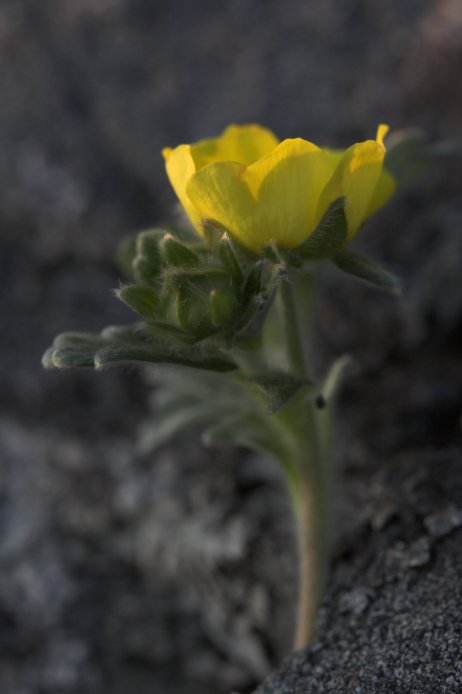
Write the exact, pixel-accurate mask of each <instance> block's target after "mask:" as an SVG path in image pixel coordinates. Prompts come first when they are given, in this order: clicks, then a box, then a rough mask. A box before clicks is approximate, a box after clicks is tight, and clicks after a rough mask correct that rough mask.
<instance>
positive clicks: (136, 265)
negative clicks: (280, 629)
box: [43, 125, 424, 647]
mask: <svg viewBox="0 0 462 694" xmlns="http://www.w3.org/2000/svg"><path fill="white" fill-rule="evenodd" d="M387 131H388V128H387V126H385V125H380V126H379V128H378V131H377V137H376V139H374V140H366V141H365V142H359V143H357V144H354V145H352V146H351V147H349V148H348V149H346V150H345V151H338V150H331V149H321V148H319V147H317V146H316V145H314V144H312V143H311V142H308V141H306V140H303V139H299V138H298V139H290V140H284V141H283V142H279V141H278V140H277V138H276V137H275V135H273V133H271V132H270V131H269V130H266V129H265V128H262V127H260V126H258V125H247V126H235V125H231V126H229V127H228V128H227V129H226V130H225V131H224V133H223V134H222V135H221V136H220V137H218V138H216V139H211V140H203V141H201V142H198V143H196V144H194V145H180V146H179V147H176V148H175V149H165V150H164V151H163V155H164V159H165V163H166V170H167V174H168V177H169V179H170V182H171V184H172V186H173V188H174V190H175V192H176V194H177V196H178V198H179V201H180V203H181V205H182V207H183V209H184V211H185V213H186V215H187V217H188V218H189V220H190V222H191V227H190V228H185V227H184V228H176V229H175V228H174V227H171V228H169V229H165V228H163V229H153V230H150V231H144V232H142V233H141V234H139V235H138V236H137V237H136V239H134V240H132V241H131V242H130V243H128V244H127V245H126V247H125V250H124V254H123V258H124V267H125V268H126V271H127V273H128V274H129V275H130V276H131V282H130V283H129V284H126V285H124V286H122V287H121V288H120V289H118V290H117V295H118V297H119V298H120V299H121V300H122V301H124V302H125V303H126V304H128V305H129V306H130V307H131V308H132V309H133V310H134V311H135V312H136V313H137V314H138V316H139V320H140V322H138V323H136V324H134V325H130V326H128V327H127V326H123V327H111V328H107V329H106V330H104V331H103V332H102V333H101V334H98V335H94V334H86V333H65V334H63V335H60V336H59V337H57V338H56V340H55V342H54V344H53V346H52V347H51V348H50V349H49V350H48V351H47V352H46V354H45V355H44V358H43V363H44V365H45V366H46V367H47V368H65V367H87V368H96V369H101V368H103V367H106V366H109V365H114V364H121V363H126V362H138V363H141V362H143V363H151V364H153V363H154V364H168V365H170V368H169V369H168V370H166V371H165V372H162V370H160V371H158V372H157V373H158V374H159V375H158V381H159V383H161V386H162V387H161V388H160V390H158V391H157V395H156V399H157V405H158V411H157V418H156V419H155V420H154V421H153V422H152V424H150V425H149V426H147V427H146V428H145V442H146V443H147V444H149V445H150V446H155V445H158V444H159V443H161V442H163V441H165V440H166V439H167V438H168V437H169V436H172V435H173V434H174V433H175V432H177V431H178V430H179V429H180V428H181V427H184V426H186V425H189V424H191V423H200V424H202V425H204V426H205V427H206V429H205V433H204V441H205V442H206V443H208V444H215V443H220V442H226V443H233V444H240V445H245V446H248V447H250V448H254V449H257V450H259V451H264V452H265V453H268V454H270V455H271V456H272V457H273V458H274V460H275V461H276V462H277V463H278V464H279V465H280V466H281V468H282V470H283V472H284V476H285V479H286V481H287V487H288V490H289V492H290V498H291V500H292V504H293V509H294V514H295V518H296V523H297V528H298V536H299V557H300V580H299V598H298V608H297V615H298V618H297V628H296V634H295V647H302V646H304V645H305V644H307V643H309V642H310V641H311V640H312V638H313V629H314V624H315V618H316V610H317V607H318V604H319V600H320V597H321V595H322V588H323V584H324V580H325V569H326V560H327V556H328V546H329V537H328V536H329V532H328V526H329V509H330V467H329V450H330V446H331V442H332V425H333V409H334V401H335V394H336V391H337V388H338V385H339V383H340V380H341V377H342V374H343V372H344V370H345V367H346V365H347V363H348V359H347V358H342V359H340V360H339V361H337V362H336V363H335V364H334V365H333V366H332V368H331V370H330V372H329V373H328V374H327V376H326V378H325V379H324V380H323V381H321V382H316V381H315V380H314V374H313V373H312V368H311V364H310V356H309V355H310V345H309V337H310V331H311V330H312V326H311V323H310V297H311V294H312V287H313V280H314V278H315V273H316V269H317V265H318V264H319V262H320V261H328V262H332V263H334V264H335V265H336V266H337V267H338V268H340V269H341V270H343V271H345V272H347V273H349V274H351V275H354V276H356V277H359V278H360V279H362V280H366V281H368V282H370V283H372V284H374V285H376V286H377V287H379V288H381V289H384V290H387V291H391V292H395V293H396V292H398V290H399V286H398V282H397V280H396V278H395V277H394V276H393V275H392V274H391V273H390V272H388V271H387V270H385V269H384V268H383V267H382V266H381V265H379V264H378V263H377V262H375V261H373V260H371V259H370V258H367V257H365V256H363V255H359V254H358V253H356V252H353V251H351V250H350V248H349V241H350V240H351V239H352V237H353V236H355V234H356V233H357V232H358V230H359V229H360V227H361V226H362V225H363V223H364V222H365V221H366V220H367V219H368V218H369V217H370V216H371V215H373V214H374V212H376V210H378V209H379V208H380V207H382V206H383V205H384V204H385V203H386V202H387V201H388V199H389V198H390V197H391V195H392V194H393V193H394V192H395V190H396V189H397V187H399V185H400V183H401V182H402V181H404V182H406V181H407V180H408V179H409V171H412V170H413V169H412V167H413V165H414V162H415V161H416V160H417V156H416V155H417V154H419V156H420V160H421V161H424V159H423V155H422V151H423V150H422V149H419V147H418V139H416V138H414V139H412V138H407V139H401V141H400V142H397V143H396V145H395V147H393V149H392V150H391V151H390V152H389V153H388V154H387V152H386V149H385V145H384V142H383V140H384V137H385V135H386V134H387ZM406 177H407V178H406ZM171 365H175V367H177V368H175V369H172V368H171Z"/></svg>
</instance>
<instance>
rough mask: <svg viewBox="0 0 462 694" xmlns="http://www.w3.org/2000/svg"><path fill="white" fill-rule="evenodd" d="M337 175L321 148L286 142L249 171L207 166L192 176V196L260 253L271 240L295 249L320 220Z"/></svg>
mask: <svg viewBox="0 0 462 694" xmlns="http://www.w3.org/2000/svg"><path fill="white" fill-rule="evenodd" d="M332 171H333V164H332V162H331V161H330V159H329V158H328V157H327V155H326V154H325V153H324V152H323V151H322V150H321V149H319V147H316V145H313V144H312V143H311V142H307V141H305V140H301V139H295V140H284V142H282V143H281V144H280V145H278V147H276V149H275V150H274V151H273V152H271V153H270V154H268V155H267V156H266V157H263V158H262V159H259V160H258V161H256V162H255V163H254V164H252V165H251V166H248V167H245V166H239V165H238V164H230V163H227V164H224V163H221V164H209V165H208V166H205V167H204V168H203V169H201V170H200V171H198V172H197V173H196V174H194V176H192V178H191V179H190V181H189V183H188V185H187V193H188V195H189V198H190V200H191V202H192V203H193V204H194V206H195V207H196V209H197V210H198V212H199V214H201V215H202V217H203V218H207V219H213V220H214V221H216V222H219V223H220V224H223V226H225V227H226V228H228V229H229V230H230V232H231V233H232V234H233V235H234V236H236V237H237V238H238V239H239V240H240V242H241V243H242V244H243V245H245V246H247V247H248V248H250V249H251V250H253V251H256V252H258V251H259V250H261V247H262V246H263V245H264V244H265V243H269V242H270V241H276V242H278V243H280V244H281V245H283V246H285V247H286V248H293V247H295V246H298V245H299V244H300V243H302V241H304V240H305V239H306V238H307V236H309V234H310V233H311V232H312V231H313V229H314V227H315V226H316V223H317V222H318V221H319V215H318V214H317V203H318V198H319V194H320V192H321V191H322V189H323V188H324V186H325V185H326V182H327V181H328V180H329V178H330V177H331V174H332Z"/></svg>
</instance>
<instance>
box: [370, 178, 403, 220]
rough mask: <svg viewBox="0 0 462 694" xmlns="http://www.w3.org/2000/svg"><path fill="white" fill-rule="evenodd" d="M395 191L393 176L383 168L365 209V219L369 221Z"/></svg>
mask: <svg viewBox="0 0 462 694" xmlns="http://www.w3.org/2000/svg"><path fill="white" fill-rule="evenodd" d="M395 190H396V182H395V179H394V178H393V176H392V175H391V173H390V172H389V171H387V169H385V168H383V169H382V171H381V173H380V178H379V180H378V181H377V185H376V187H375V190H374V192H373V194H372V198H371V200H370V202H369V206H368V208H367V212H366V216H365V219H369V217H372V215H373V214H374V213H375V212H377V210H379V209H380V208H381V207H383V206H384V205H385V204H386V203H387V202H388V200H389V199H390V198H391V196H392V195H393V193H394V192H395Z"/></svg>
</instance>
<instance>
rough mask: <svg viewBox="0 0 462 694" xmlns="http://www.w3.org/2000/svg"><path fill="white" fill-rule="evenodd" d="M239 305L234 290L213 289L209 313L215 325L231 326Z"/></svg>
mask: <svg viewBox="0 0 462 694" xmlns="http://www.w3.org/2000/svg"><path fill="white" fill-rule="evenodd" d="M238 305H239V303H238V300H237V297H236V295H235V294H233V293H232V292H229V291H220V290H218V289H213V290H212V291H211V292H210V295H209V314H210V320H211V321H212V323H213V325H215V326H216V327H217V328H225V327H228V326H230V325H231V323H232V322H233V320H234V318H235V316H236V311H237V309H238Z"/></svg>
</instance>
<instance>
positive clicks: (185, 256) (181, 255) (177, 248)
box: [160, 234, 199, 267]
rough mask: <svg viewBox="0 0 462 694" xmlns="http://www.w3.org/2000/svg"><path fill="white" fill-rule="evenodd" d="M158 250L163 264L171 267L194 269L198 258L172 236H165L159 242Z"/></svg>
mask: <svg viewBox="0 0 462 694" xmlns="http://www.w3.org/2000/svg"><path fill="white" fill-rule="evenodd" d="M160 250H161V253H162V257H163V258H164V260H165V263H166V264H167V265H169V266H173V267H195V266H196V265H198V264H199V258H198V256H197V255H196V254H195V253H194V252H193V251H192V250H191V249H190V248H188V247H187V246H186V245H185V244H183V243H181V242H180V241H177V239H175V238H174V237H173V236H172V234H165V235H164V237H163V238H162V240H161V242H160Z"/></svg>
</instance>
